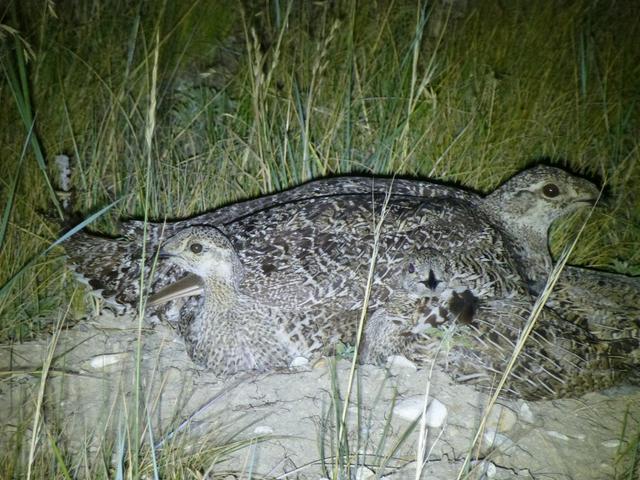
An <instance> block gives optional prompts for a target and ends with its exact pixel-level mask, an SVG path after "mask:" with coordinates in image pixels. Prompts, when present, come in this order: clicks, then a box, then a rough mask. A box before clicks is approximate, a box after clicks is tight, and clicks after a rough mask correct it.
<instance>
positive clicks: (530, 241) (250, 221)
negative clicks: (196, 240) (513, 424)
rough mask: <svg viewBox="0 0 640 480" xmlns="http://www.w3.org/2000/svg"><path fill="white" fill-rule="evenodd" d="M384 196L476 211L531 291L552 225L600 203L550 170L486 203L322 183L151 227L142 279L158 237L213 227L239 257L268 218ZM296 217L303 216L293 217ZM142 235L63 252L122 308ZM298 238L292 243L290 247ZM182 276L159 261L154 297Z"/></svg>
mask: <svg viewBox="0 0 640 480" xmlns="http://www.w3.org/2000/svg"><path fill="white" fill-rule="evenodd" d="M550 184H553V185H556V186H557V187H558V195H556V196H554V197H548V196H546V195H545V194H544V187H545V186H547V185H550ZM388 191H390V192H392V193H393V198H394V199H395V198H398V197H420V198H447V199H455V200H456V201H459V202H461V203H464V204H466V205H468V207H469V208H471V209H475V210H478V211H480V212H481V213H482V214H483V216H484V217H485V218H486V219H488V220H489V221H490V222H491V223H492V225H494V226H495V227H496V228H498V229H500V231H501V232H502V233H503V234H504V235H503V238H504V241H506V242H508V243H510V245H511V246H510V247H509V248H510V250H511V252H512V253H513V255H515V256H516V257H518V259H517V265H516V268H518V271H519V272H520V274H521V276H522V277H523V278H525V279H526V280H527V281H528V282H529V283H530V286H531V288H537V287H539V286H540V285H541V284H542V283H544V280H546V275H547V273H548V270H549V268H550V266H551V258H550V256H549V253H548V249H547V231H548V228H549V225H550V224H551V223H552V222H553V220H555V218H557V217H559V216H562V215H564V214H567V213H569V212H571V211H573V210H575V209H576V208H580V207H582V206H584V205H587V204H589V203H590V202H592V201H593V199H594V198H595V196H596V195H597V190H596V189H595V187H594V186H593V185H592V184H591V183H589V182H587V181H585V180H582V179H579V178H577V177H573V176H571V175H569V174H567V173H566V172H564V171H563V170H560V169H557V168H553V167H547V166H538V167H534V168H532V169H529V170H526V171H524V172H522V173H520V174H518V175H516V176H515V177H513V178H512V179H511V180H510V181H508V182H506V183H505V184H504V185H503V186H502V187H500V188H498V189H497V190H496V191H495V192H493V193H492V194H491V195H489V196H487V197H480V196H479V195H476V194H473V193H470V192H465V191H463V190H460V189H456V188H452V187H447V186H443V185H439V184H434V183H429V182H419V181H411V180H391V179H370V178H358V177H341V178H335V179H329V180H319V181H315V182H310V183H308V184H305V185H302V186H300V187H297V188H294V189H292V190H288V191H286V192H282V193H279V194H275V195H271V196H267V197H262V198H259V199H256V200H251V201H248V202H243V203H239V204H234V205H230V206H227V207H223V208H221V209H218V210H216V211H214V212H211V213H207V214H204V215H200V216H197V217H194V218H192V219H188V220H183V221H177V222H172V223H167V224H166V225H162V224H153V223H152V224H149V225H148V229H147V233H146V235H147V238H148V241H147V245H146V252H147V253H146V255H147V261H146V267H145V273H146V274H147V275H148V274H149V272H150V270H151V264H152V263H153V256H154V255H155V253H156V252H157V249H158V248H159V245H160V243H161V241H162V236H163V235H164V237H165V238H166V237H168V236H170V235H173V234H175V233H176V232H178V231H180V230H181V229H183V228H185V227H189V226H193V225H214V226H218V227H219V228H221V229H222V230H223V231H224V232H225V234H227V235H228V237H229V239H230V240H231V242H232V243H233V244H234V247H235V248H236V249H237V250H238V251H241V249H242V248H243V245H244V244H246V241H245V240H244V239H245V237H247V236H250V235H251V233H249V234H248V235H247V233H246V230H247V229H250V230H251V231H253V232H256V231H257V232H260V230H261V228H263V225H265V223H264V222H265V217H268V219H267V220H266V221H267V222H268V221H272V220H273V219H274V218H275V217H276V216H278V215H280V216H283V217H285V218H286V217H287V211H295V210H297V209H300V208H302V207H301V206H302V205H305V204H306V203H305V202H308V201H309V200H314V201H315V202H320V203H321V202H324V201H328V202H330V200H331V198H332V197H335V196H336V195H344V194H360V193H371V192H376V193H379V194H382V193H386V192H388ZM394 201H395V200H394ZM527 212H528V213H527ZM300 217H301V215H297V216H296V218H300ZM267 225H268V224H267ZM336 226H340V225H336ZM142 228H143V223H142V222H136V221H132V222H127V223H125V224H123V232H124V233H125V235H126V237H125V238H126V239H122V240H113V239H101V238H98V237H94V236H90V235H87V234H79V235H76V236H75V237H74V238H72V239H71V240H70V241H69V248H68V252H69V254H70V256H71V260H72V264H75V269H76V271H77V272H78V273H79V274H80V275H81V276H84V277H85V278H86V279H88V280H89V282H88V283H90V284H91V285H92V287H93V289H94V290H97V291H100V290H101V289H102V296H103V297H105V298H106V299H107V300H108V302H109V303H111V304H119V305H127V304H136V303H137V301H138V298H139V292H138V288H139V281H138V279H139V276H140V258H141V256H142V241H141V239H142V238H143V237H142ZM287 228H288V229H290V230H296V224H295V223H294V222H293V221H287V222H286V223H285V225H283V226H282V228H281V232H282V236H283V237H286V236H288V235H289V233H288V231H287ZM328 228H331V227H328ZM258 235H259V233H258ZM295 238H296V237H295V235H292V241H293V242H295ZM258 243H260V242H259V241H258ZM263 243H266V242H263ZM269 248H270V247H269V246H268V245H263V246H258V247H257V249H256V251H255V252H249V255H253V256H255V255H257V254H260V253H261V251H263V250H265V249H267V250H268V249H269ZM105 259H106V260H105ZM182 276H184V271H183V270H181V269H180V268H177V267H175V266H172V265H168V264H165V263H164V262H162V261H161V262H159V264H158V265H157V267H156V275H155V277H154V280H153V283H152V288H151V290H152V291H158V290H159V289H160V288H161V287H163V286H165V285H170V284H172V283H174V282H175V281H176V280H177V279H179V278H181V277H182ZM191 286H192V284H191ZM191 293H193V290H192V291H191Z"/></svg>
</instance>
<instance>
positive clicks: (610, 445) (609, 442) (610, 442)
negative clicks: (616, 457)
mask: <svg viewBox="0 0 640 480" xmlns="http://www.w3.org/2000/svg"><path fill="white" fill-rule="evenodd" d="M601 445H602V446H603V447H605V448H618V447H619V446H620V440H615V439H614V440H606V441H604V442H602V444H601Z"/></svg>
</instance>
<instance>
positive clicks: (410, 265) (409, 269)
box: [407, 263, 416, 273]
mask: <svg viewBox="0 0 640 480" xmlns="http://www.w3.org/2000/svg"><path fill="white" fill-rule="evenodd" d="M407 270H408V271H409V273H414V272H415V271H416V267H414V266H413V263H410V264H409V266H408V267H407Z"/></svg>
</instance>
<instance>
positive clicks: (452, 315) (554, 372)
mask: <svg viewBox="0 0 640 480" xmlns="http://www.w3.org/2000/svg"><path fill="white" fill-rule="evenodd" d="M461 259H462V264H461V265H455V264H452V261H451V260H450V258H449V257H448V256H447V255H443V254H442V253H441V252H435V251H430V252H422V253H420V254H419V255H418V256H416V257H414V258H411V259H409V260H407V262H406V264H405V269H404V272H403V273H402V274H401V275H400V276H399V278H398V280H397V287H398V288H396V289H395V290H394V294H393V295H392V296H391V297H390V298H389V299H388V300H387V302H386V304H385V305H384V306H383V307H381V308H379V309H377V310H376V311H375V312H374V313H373V315H372V317H371V319H370V320H369V321H368V323H367V325H366V330H365V342H364V346H363V351H362V359H363V361H364V362H367V363H378V364H380V363H384V361H385V360H386V359H387V357H388V356H390V355H404V356H406V357H407V358H409V359H410V360H412V361H414V362H416V363H417V364H419V365H428V364H430V363H431V362H433V361H437V362H438V363H439V364H440V365H441V366H443V368H444V369H445V370H446V371H448V372H449V373H450V374H451V375H452V377H453V378H454V379H455V380H457V381H458V382H466V383H469V384H473V385H474V386H476V387H479V388H482V389H491V388H494V387H495V385H496V384H497V382H498V380H499V379H500V377H501V376H502V374H503V372H504V371H505V369H506V367H507V365H508V362H509V361H510V358H511V356H512V354H513V352H514V350H515V348H516V344H517V342H518V339H519V337H520V335H521V334H522V331H523V329H524V327H525V325H526V323H527V320H528V317H529V314H530V312H531V310H532V307H533V303H534V300H533V299H532V298H527V296H526V295H520V296H511V297H505V296H497V297H496V296H493V297H492V296H487V295H486V292H483V291H482V289H483V288H484V282H482V281H478V280H477V279H475V278H474V277H470V276H466V277H464V276H460V275H459V274H458V273H453V274H452V273H450V272H460V271H464V267H465V263H466V262H465V261H464V260H463V257H458V261H460V260H461ZM633 348H634V347H633V343H632V342H630V341H629V340H628V339H627V340H619V341H605V340H600V339H598V338H596V337H595V336H594V335H593V334H591V333H590V332H589V331H588V330H587V329H585V328H582V327H580V326H578V325H576V324H574V323H571V322H567V321H565V320H564V319H562V318H560V317H558V316H557V315H556V314H555V313H554V312H553V311H552V310H550V309H548V308H545V309H543V310H542V312H541V316H540V317H539V318H538V320H537V323H536V324H535V326H534V329H533V330H532V332H531V334H530V335H529V337H528V339H527V341H526V343H525V344H524V347H523V349H522V350H521V351H520V353H519V355H518V357H517V360H516V363H515V365H514V368H513V370H512V372H511V375H510V376H509V378H508V381H507V383H506V387H505V393H506V394H507V395H511V396H515V397H518V398H525V399H544V398H557V397H565V396H577V395H580V394H582V393H585V392H587V391H592V390H597V389H602V388H606V387H610V386H612V385H614V384H615V383H617V382H619V381H621V380H623V379H625V378H626V377H627V376H628V375H629V373H630V372H632V371H633V370H634V369H635V368H637V362H638V360H637V359H636V360H633V359H632V358H631V357H629V356H628V355H627V353H628V352H629V350H630V349H633ZM634 362H635V363H634ZM634 365H635V367H634Z"/></svg>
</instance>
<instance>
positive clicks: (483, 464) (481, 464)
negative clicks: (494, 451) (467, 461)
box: [471, 460, 498, 478]
mask: <svg viewBox="0 0 640 480" xmlns="http://www.w3.org/2000/svg"><path fill="white" fill-rule="evenodd" d="M471 464H472V465H473V466H474V470H475V471H477V472H478V473H482V474H483V476H482V478H494V477H495V476H496V475H497V474H498V469H497V468H496V466H495V465H494V464H493V463H492V462H489V461H488V460H480V461H474V462H471Z"/></svg>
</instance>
